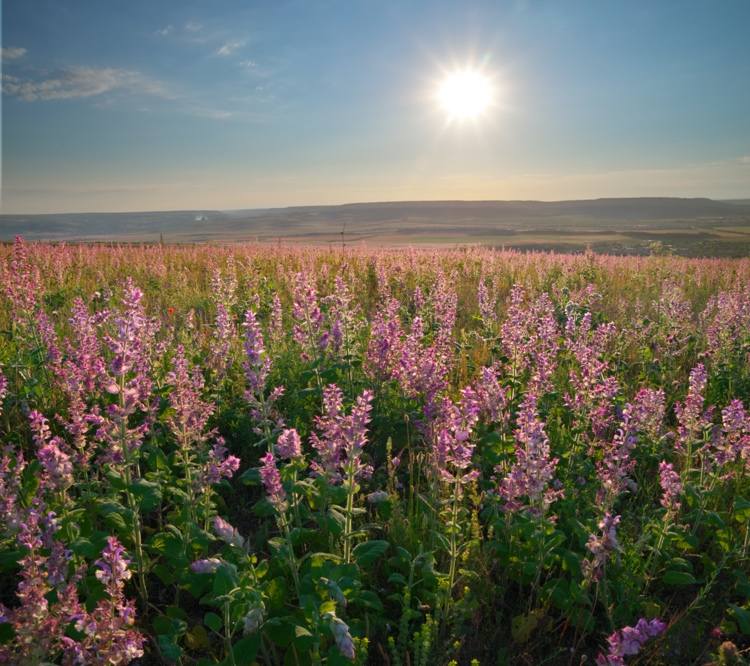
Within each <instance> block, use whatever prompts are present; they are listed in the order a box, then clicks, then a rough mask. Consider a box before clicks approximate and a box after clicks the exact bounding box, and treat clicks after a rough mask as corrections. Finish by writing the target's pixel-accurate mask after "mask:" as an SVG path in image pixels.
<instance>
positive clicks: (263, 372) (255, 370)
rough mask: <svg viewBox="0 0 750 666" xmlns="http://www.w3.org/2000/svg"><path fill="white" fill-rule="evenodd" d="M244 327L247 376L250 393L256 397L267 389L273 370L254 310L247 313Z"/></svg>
mask: <svg viewBox="0 0 750 666" xmlns="http://www.w3.org/2000/svg"><path fill="white" fill-rule="evenodd" d="M243 326H244V328H245V376H246V377H247V385H248V388H249V392H250V393H252V394H253V395H255V394H257V393H260V392H262V391H263V389H264V388H265V385H266V379H267V378H268V373H269V371H270V369H271V359H270V358H268V355H267V354H266V349H265V343H264V341H263V331H262V330H261V328H260V324H259V323H258V320H257V318H256V317H255V313H254V312H253V311H252V310H248V311H247V312H246V313H245V323H244V324H243Z"/></svg>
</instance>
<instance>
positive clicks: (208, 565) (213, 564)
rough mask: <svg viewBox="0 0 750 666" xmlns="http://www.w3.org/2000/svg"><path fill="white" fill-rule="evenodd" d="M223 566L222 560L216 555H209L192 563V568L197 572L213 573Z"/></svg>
mask: <svg viewBox="0 0 750 666" xmlns="http://www.w3.org/2000/svg"><path fill="white" fill-rule="evenodd" d="M220 566H221V560H220V559H218V558H216V557H209V558H207V559H204V560H196V561H195V562H193V563H192V564H191V565H190V570H191V571H192V572H193V573H197V574H212V573H216V570H217V569H218V568H219V567H220Z"/></svg>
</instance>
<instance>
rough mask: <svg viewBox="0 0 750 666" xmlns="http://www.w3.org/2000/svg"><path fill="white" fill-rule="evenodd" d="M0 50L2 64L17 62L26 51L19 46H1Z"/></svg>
mask: <svg viewBox="0 0 750 666" xmlns="http://www.w3.org/2000/svg"><path fill="white" fill-rule="evenodd" d="M0 50H1V51H2V59H3V62H6V61H8V60H18V58H23V56H25V55H26V49H24V48H22V47H20V46H3V47H2V49H0Z"/></svg>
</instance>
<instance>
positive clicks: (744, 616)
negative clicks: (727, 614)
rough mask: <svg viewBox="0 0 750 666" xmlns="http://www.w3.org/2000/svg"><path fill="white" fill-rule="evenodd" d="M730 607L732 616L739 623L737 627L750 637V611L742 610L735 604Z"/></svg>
mask: <svg viewBox="0 0 750 666" xmlns="http://www.w3.org/2000/svg"><path fill="white" fill-rule="evenodd" d="M729 607H730V608H731V609H732V615H733V616H734V619H735V620H736V621H737V626H738V627H739V629H740V631H741V632H742V633H743V634H744V635H745V636H750V611H749V610H747V609H745V608H740V607H739V606H735V605H734V604H730V605H729Z"/></svg>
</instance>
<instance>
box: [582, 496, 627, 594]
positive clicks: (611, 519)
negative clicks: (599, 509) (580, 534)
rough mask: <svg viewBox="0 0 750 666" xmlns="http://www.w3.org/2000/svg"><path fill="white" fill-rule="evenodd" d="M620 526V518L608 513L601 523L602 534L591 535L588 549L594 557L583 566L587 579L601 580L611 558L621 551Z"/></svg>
mask: <svg viewBox="0 0 750 666" xmlns="http://www.w3.org/2000/svg"><path fill="white" fill-rule="evenodd" d="M619 524H620V516H614V515H612V514H611V513H610V512H609V511H607V512H606V513H605V514H604V518H602V520H600V521H599V530H600V533H599V534H598V535H597V534H591V535H589V539H588V542H587V543H586V548H587V549H588V550H589V552H590V553H591V554H592V556H593V557H592V558H589V559H586V560H584V561H583V562H582V564H581V568H582V569H583V572H584V575H585V576H586V578H588V579H590V580H595V581H598V580H600V579H601V577H602V574H603V572H604V567H605V565H606V564H607V562H608V561H609V558H610V556H611V555H612V553H614V552H617V551H619V550H620V543H619V541H618V540H617V526H618V525H619Z"/></svg>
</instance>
